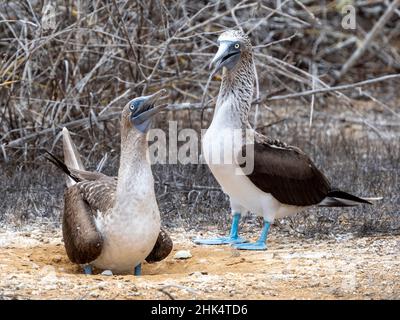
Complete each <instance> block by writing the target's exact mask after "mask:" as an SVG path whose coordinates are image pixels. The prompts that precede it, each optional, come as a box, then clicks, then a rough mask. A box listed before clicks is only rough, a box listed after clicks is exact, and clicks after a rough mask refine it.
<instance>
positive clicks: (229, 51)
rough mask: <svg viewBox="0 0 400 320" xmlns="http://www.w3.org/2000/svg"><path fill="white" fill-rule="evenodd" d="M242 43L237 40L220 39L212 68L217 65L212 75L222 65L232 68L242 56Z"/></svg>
mask: <svg viewBox="0 0 400 320" xmlns="http://www.w3.org/2000/svg"><path fill="white" fill-rule="evenodd" d="M240 47H241V45H240V43H239V42H236V41H220V42H219V47H218V52H217V53H216V55H215V56H214V58H213V59H212V61H211V63H210V68H211V66H212V65H215V69H214V70H213V72H212V75H214V74H215V73H217V72H218V71H219V70H221V69H222V67H226V68H228V69H232V68H233V67H234V66H235V65H236V63H237V62H238V61H239V58H240Z"/></svg>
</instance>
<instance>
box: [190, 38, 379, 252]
mask: <svg viewBox="0 0 400 320" xmlns="http://www.w3.org/2000/svg"><path fill="white" fill-rule="evenodd" d="M218 43H219V49H218V52H217V54H216V55H215V57H214V59H213V61H212V63H213V64H216V67H215V70H214V73H215V72H217V71H219V70H220V69H223V77H222V83H221V88H220V91H219V95H218V99H217V103H216V107H215V112H214V117H213V119H212V122H211V125H210V127H209V128H208V130H207V132H206V134H205V135H204V138H203V141H202V147H203V156H204V158H205V161H206V162H207V164H208V166H209V168H210V170H211V172H212V173H213V175H214V177H215V178H216V179H217V181H218V183H219V184H220V185H221V187H222V190H223V191H224V192H225V193H226V194H228V195H229V198H230V204H231V210H232V216H233V222H232V227H231V232H230V235H229V236H228V237H222V238H215V239H195V240H194V241H195V243H197V244H208V245H212V244H214V245H215V244H232V245H233V247H235V248H237V249H245V250H265V249H266V240H267V236H268V231H269V228H270V224H271V223H272V222H273V221H274V219H275V218H279V217H283V216H287V215H292V214H295V213H297V212H300V211H302V210H304V209H306V208H308V207H310V206H313V205H319V206H329V207H335V206H339V207H341V206H353V205H357V204H360V203H370V202H369V201H370V200H377V199H378V198H375V199H372V198H371V199H366V198H359V197H356V196H353V195H351V194H349V193H346V192H343V191H340V190H338V189H335V188H333V187H332V186H331V185H330V183H329V181H328V179H327V178H326V177H325V176H324V175H323V173H322V172H321V171H319V170H318V169H317V168H316V167H315V165H314V163H313V162H312V161H311V160H310V158H309V157H308V156H307V155H306V154H305V153H304V152H303V151H301V150H300V149H298V148H296V147H292V146H288V145H286V144H284V143H282V142H280V141H277V140H273V139H270V138H267V137H265V136H262V135H261V134H259V133H257V132H255V131H254V130H253V129H252V128H251V126H250V124H249V122H248V114H249V110H250V106H251V101H252V96H253V87H254V79H255V69H254V62H253V53H252V45H251V43H250V40H249V38H248V37H247V36H246V35H245V34H244V33H242V32H241V31H232V30H231V31H226V32H224V33H222V34H221V35H220V36H219V38H218ZM237 131H239V135H238V134H237ZM240 132H250V133H252V135H250V136H252V137H253V138H252V139H250V140H249V139H247V138H244V137H243V133H241V134H240ZM245 136H246V135H245ZM249 151H250V152H249ZM215 152H217V156H215ZM218 153H219V154H218ZM244 154H246V156H245V160H246V166H245V165H244V163H242V161H240V159H239V158H240V157H241V156H242V155H244ZM220 155H223V156H224V159H223V161H221V157H220ZM226 157H227V158H226ZM229 157H231V159H230V158H229ZM248 163H252V166H249V167H250V168H251V167H252V169H253V170H249V172H247V171H246V170H247V169H246V170H245V167H247V164H248ZM248 211H251V212H253V213H255V214H257V215H259V216H262V217H263V218H264V226H263V229H262V232H261V235H260V237H259V239H258V240H257V241H256V242H254V243H246V240H244V239H242V238H241V237H240V236H239V233H238V226H239V221H240V218H241V216H242V215H244V214H247V212H248Z"/></svg>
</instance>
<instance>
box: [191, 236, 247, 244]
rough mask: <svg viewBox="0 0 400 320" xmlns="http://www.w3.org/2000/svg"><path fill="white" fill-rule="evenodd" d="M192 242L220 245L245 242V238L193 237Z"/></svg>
mask: <svg viewBox="0 0 400 320" xmlns="http://www.w3.org/2000/svg"><path fill="white" fill-rule="evenodd" d="M193 242H194V243H196V244H206V245H222V244H237V243H245V242H247V240H246V239H244V238H242V237H219V238H210V239H199V238H198V239H194V240H193Z"/></svg>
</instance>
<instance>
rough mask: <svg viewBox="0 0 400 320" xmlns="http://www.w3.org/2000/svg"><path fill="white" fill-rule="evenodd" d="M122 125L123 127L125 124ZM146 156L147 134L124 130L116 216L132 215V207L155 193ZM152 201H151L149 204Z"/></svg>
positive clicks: (122, 131) (122, 132) (115, 206)
mask: <svg viewBox="0 0 400 320" xmlns="http://www.w3.org/2000/svg"><path fill="white" fill-rule="evenodd" d="M121 124H122V125H123V122H122V123H121ZM146 156H147V141H146V134H142V133H139V132H137V131H136V130H132V129H131V130H124V128H122V130H121V155H120V165H119V170H118V183H117V188H116V198H115V201H116V202H115V205H114V208H115V210H114V214H119V215H121V214H124V213H126V214H131V213H132V210H131V209H132V206H135V203H136V202H137V201H142V200H144V199H146V198H147V197H149V193H154V188H153V183H152V181H153V176H152V173H151V167H150V163H149V162H148V161H147V157H146ZM138 189H140V191H139V190H138ZM151 200H153V199H151ZM151 200H150V199H149V202H151Z"/></svg>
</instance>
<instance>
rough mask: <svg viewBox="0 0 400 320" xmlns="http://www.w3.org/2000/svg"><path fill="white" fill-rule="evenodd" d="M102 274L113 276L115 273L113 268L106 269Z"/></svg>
mask: <svg viewBox="0 0 400 320" xmlns="http://www.w3.org/2000/svg"><path fill="white" fill-rule="evenodd" d="M101 274H102V275H103V276H112V275H113V273H112V271H111V270H104V271H103V272H102V273H101Z"/></svg>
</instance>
